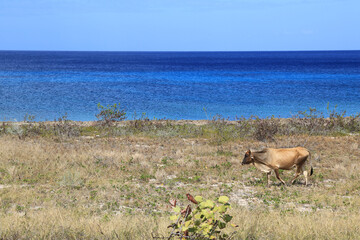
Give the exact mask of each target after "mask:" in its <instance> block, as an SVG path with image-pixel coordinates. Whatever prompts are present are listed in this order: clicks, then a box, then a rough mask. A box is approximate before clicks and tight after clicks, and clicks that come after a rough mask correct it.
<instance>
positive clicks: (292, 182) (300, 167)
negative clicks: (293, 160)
mask: <svg viewBox="0 0 360 240" xmlns="http://www.w3.org/2000/svg"><path fill="white" fill-rule="evenodd" d="M301 171H302V166H297V168H296V173H295V177H294V178H293V179H292V180H291V184H294V182H295V180H296V178H297V177H298V176H300V173H301Z"/></svg>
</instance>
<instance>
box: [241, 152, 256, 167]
mask: <svg viewBox="0 0 360 240" xmlns="http://www.w3.org/2000/svg"><path fill="white" fill-rule="evenodd" d="M252 162H254V157H253V155H252V153H251V151H250V150H247V152H246V153H245V156H244V159H243V161H242V163H241V165H244V164H250V163H252Z"/></svg>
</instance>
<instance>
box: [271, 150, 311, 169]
mask: <svg viewBox="0 0 360 240" xmlns="http://www.w3.org/2000/svg"><path fill="white" fill-rule="evenodd" d="M267 150H268V151H269V157H270V162H271V165H273V166H274V167H276V168H279V169H291V168H293V167H294V166H295V165H297V164H300V163H301V162H303V161H305V160H306V158H307V157H308V155H309V151H308V150H307V149H306V148H303V147H295V148H268V149H267Z"/></svg>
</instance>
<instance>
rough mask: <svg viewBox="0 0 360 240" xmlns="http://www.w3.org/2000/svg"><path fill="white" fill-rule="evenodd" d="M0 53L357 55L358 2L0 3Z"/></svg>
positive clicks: (175, 0)
mask: <svg viewBox="0 0 360 240" xmlns="http://www.w3.org/2000/svg"><path fill="white" fill-rule="evenodd" d="M0 50H79V51H82V50H94V51H102V50H104V51H271V50H360V0H0Z"/></svg>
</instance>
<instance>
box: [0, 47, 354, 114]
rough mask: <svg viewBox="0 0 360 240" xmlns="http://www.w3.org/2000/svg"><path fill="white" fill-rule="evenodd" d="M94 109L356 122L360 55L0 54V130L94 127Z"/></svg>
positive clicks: (289, 53)
mask: <svg viewBox="0 0 360 240" xmlns="http://www.w3.org/2000/svg"><path fill="white" fill-rule="evenodd" d="M98 103H101V104H102V105H107V104H114V103H120V104H121V106H122V107H123V108H125V110H126V112H127V116H128V119H133V118H134V117H135V118H136V117H139V116H140V115H141V114H142V113H146V115H147V116H148V117H149V118H150V119H153V118H157V119H163V118H166V119H174V120H178V119H190V120H198V119H211V118H212V117H214V116H216V115H221V116H222V117H224V118H229V119H231V120H233V119H235V118H236V117H250V116H252V115H256V116H259V117H262V118H265V117H270V116H275V117H291V116H293V115H294V114H296V113H297V112H298V111H304V110H307V109H309V107H312V108H316V109H318V110H319V111H322V112H324V113H325V114H326V111H327V110H326V107H327V104H328V103H329V104H330V108H331V109H333V108H334V106H335V105H337V106H338V107H337V109H338V110H339V111H341V110H346V115H352V114H357V113H359V112H360V51H301V52H54V51H0V120H1V121H3V120H7V121H9V120H10V121H22V120H23V119H24V116H25V115H26V114H29V115H34V116H35V120H37V121H44V120H54V119H56V118H59V117H61V116H63V115H64V114H65V113H66V114H67V116H68V119H71V120H77V121H88V120H95V119H96V117H95V114H96V113H97V111H98V110H97V104H98ZM135 113H136V114H135Z"/></svg>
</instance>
